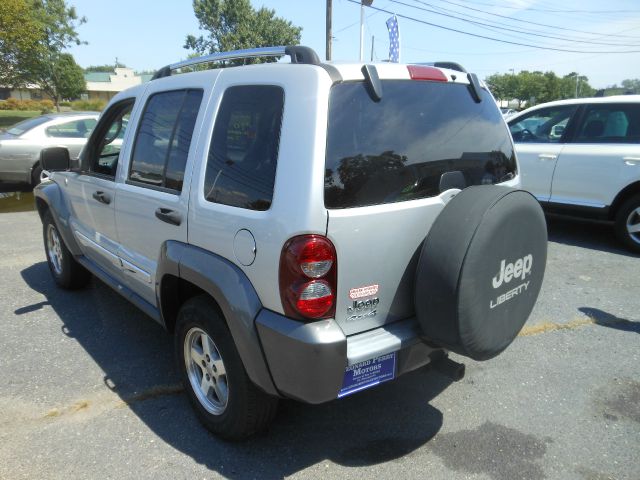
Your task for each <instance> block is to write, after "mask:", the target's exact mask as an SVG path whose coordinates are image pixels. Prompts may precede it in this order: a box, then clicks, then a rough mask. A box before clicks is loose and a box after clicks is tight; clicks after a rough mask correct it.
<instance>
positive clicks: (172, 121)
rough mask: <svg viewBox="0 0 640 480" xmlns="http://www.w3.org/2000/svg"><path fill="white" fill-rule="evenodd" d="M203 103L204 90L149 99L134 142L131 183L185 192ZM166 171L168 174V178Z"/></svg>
mask: <svg viewBox="0 0 640 480" xmlns="http://www.w3.org/2000/svg"><path fill="white" fill-rule="evenodd" d="M201 100H202V90H176V91H171V92H163V93H156V94H155V95H152V96H151V97H150V98H149V101H148V102H147V106H146V108H145V111H144V114H143V115H142V120H141V121H140V127H139V128H138V134H137V136H136V140H135V146H134V149H133V156H132V159H131V171H130V172H129V179H130V180H133V181H136V182H141V183H146V184H149V185H154V186H157V187H164V188H170V189H172V190H181V189H182V180H183V176H184V168H185V165H186V163H187V154H188V153H189V146H190V145H191V136H192V134H193V126H194V124H195V119H196V117H197V116H198V109H199V107H200V101H201ZM167 171H168V172H169V174H168V175H165V173H166V172H167ZM167 177H168V181H167Z"/></svg>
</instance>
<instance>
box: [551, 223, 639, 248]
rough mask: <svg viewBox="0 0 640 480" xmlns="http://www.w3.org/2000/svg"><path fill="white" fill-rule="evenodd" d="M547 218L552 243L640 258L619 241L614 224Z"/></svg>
mask: <svg viewBox="0 0 640 480" xmlns="http://www.w3.org/2000/svg"><path fill="white" fill-rule="evenodd" d="M546 218H547V227H548V231H549V241H550V242H556V243H562V244H565V245H571V246H574V247H582V248H589V249H591V250H601V251H603V252H609V253H616V254H618V255H625V256H628V257H635V258H640V255H638V254H636V253H633V252H631V251H630V250H627V249H626V248H625V247H624V246H623V245H622V243H620V242H619V241H618V239H617V238H616V236H615V234H614V232H613V225H612V224H609V223H603V222H594V221H590V220H582V219H577V218H570V217H563V216H560V215H547V216H546Z"/></svg>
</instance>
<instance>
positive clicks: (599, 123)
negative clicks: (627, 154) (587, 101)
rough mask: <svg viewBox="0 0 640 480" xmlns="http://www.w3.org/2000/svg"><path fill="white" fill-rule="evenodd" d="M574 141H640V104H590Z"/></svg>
mask: <svg viewBox="0 0 640 480" xmlns="http://www.w3.org/2000/svg"><path fill="white" fill-rule="evenodd" d="M574 143H640V104H637V103H630V104H601V105H590V106H589V107H588V108H587V110H586V112H585V115H584V117H583V119H582V122H581V124H580V126H579V127H578V131H577V134H576V138H575V140H574Z"/></svg>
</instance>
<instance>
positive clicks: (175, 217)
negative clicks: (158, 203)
mask: <svg viewBox="0 0 640 480" xmlns="http://www.w3.org/2000/svg"><path fill="white" fill-rule="evenodd" d="M156 217H157V218H158V219H160V220H162V221H163V222H166V223H170V224H171V225H180V224H181V223H182V215H180V214H179V213H178V212H176V211H175V210H171V209H170V208H162V207H160V208H158V209H157V210H156Z"/></svg>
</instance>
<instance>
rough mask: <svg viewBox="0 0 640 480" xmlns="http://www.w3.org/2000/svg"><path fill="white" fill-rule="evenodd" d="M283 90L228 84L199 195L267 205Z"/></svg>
mask: <svg viewBox="0 0 640 480" xmlns="http://www.w3.org/2000/svg"><path fill="white" fill-rule="evenodd" d="M283 106H284V91H283V90H282V88H280V87H276V86H269V85H254V86H238V87H231V88H229V89H228V90H227V91H226V92H225V93H224V97H223V98H222V103H221V105H220V110H219V113H218V117H217V119H216V124H215V127H214V130H213V138H212V141H211V148H210V150H209V158H208V160H207V171H206V175H205V184H204V196H205V198H206V199H207V200H208V201H209V202H215V203H222V204H225V205H231V206H234V207H241V208H247V209H250V210H268V209H269V207H270V206H271V199H272V197H273V184H274V181H275V175H276V161H277V158H278V146H279V144H280V125H281V122H282V109H283Z"/></svg>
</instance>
